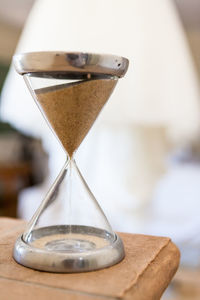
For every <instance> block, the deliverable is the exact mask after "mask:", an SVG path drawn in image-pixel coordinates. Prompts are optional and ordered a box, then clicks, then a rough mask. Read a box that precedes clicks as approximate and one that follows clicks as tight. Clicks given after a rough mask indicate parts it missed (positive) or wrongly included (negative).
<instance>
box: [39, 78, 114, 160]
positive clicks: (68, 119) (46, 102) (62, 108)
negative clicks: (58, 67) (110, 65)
mask: <svg viewBox="0 0 200 300" xmlns="http://www.w3.org/2000/svg"><path fill="white" fill-rule="evenodd" d="M116 83H117V80H113V79H98V80H88V81H79V82H76V83H74V84H63V85H57V86H53V87H48V88H43V89H38V90H35V93H36V97H37V99H38V101H39V103H40V105H41V107H42V109H43V111H44V113H45V115H46V116H47V118H48V120H49V122H50V124H51V125H52V127H53V129H54V131H55V133H56V134H57V136H58V138H59V140H60V141H61V143H62V145H63V147H64V148H65V150H66V151H67V153H68V154H69V156H70V157H71V156H72V155H73V152H74V151H75V150H76V149H77V148H78V147H79V145H80V144H81V142H82V140H83V139H84V137H85V136H86V134H87V133H88V131H89V130H90V128H91V127H92V124H93V123H94V121H95V120H96V118H97V116H98V114H99V112H100V111H101V109H102V107H103V106H104V104H105V103H106V101H107V100H108V98H109V96H110V95H111V93H112V91H113V89H114V87H115V85H116Z"/></svg>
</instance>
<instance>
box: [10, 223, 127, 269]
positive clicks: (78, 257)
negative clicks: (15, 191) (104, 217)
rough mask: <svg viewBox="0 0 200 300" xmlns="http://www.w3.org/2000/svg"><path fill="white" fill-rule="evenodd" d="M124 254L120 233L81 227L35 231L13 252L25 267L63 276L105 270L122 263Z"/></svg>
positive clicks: (17, 242) (60, 227) (20, 240)
mask: <svg viewBox="0 0 200 300" xmlns="http://www.w3.org/2000/svg"><path fill="white" fill-rule="evenodd" d="M124 255H125V254H124V247H123V243H122V241H121V239H120V237H119V236H118V235H117V234H115V235H114V236H113V235H111V234H110V233H108V232H107V231H105V230H102V229H98V228H94V227H89V226H79V225H71V226H69V225H62V226H50V227H43V228H40V229H36V230H34V231H32V233H31V234H30V236H29V238H28V239H27V242H25V241H24V240H23V237H22V236H20V237H19V238H18V239H17V241H16V243H15V246H14V251H13V257H14V259H15V260H16V261H17V262H18V263H19V264H21V265H23V266H25V267H29V268H32V269H36V270H41V271H48V272H60V273H73V272H86V271H93V270H98V269H102V268H106V267H109V266H112V265H114V264H116V263H118V262H120V261H121V260H122V259H123V258H124Z"/></svg>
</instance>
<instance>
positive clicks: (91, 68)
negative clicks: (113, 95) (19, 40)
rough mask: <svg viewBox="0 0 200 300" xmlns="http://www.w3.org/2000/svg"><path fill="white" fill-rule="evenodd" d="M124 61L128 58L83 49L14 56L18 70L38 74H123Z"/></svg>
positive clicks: (21, 72)
mask: <svg viewBox="0 0 200 300" xmlns="http://www.w3.org/2000/svg"><path fill="white" fill-rule="evenodd" d="M128 64H129V61H128V59H127V58H124V57H121V56H115V55H109V54H93V53H84V52H60V51H47V52H28V53H22V54H16V55H15V56H14V65H15V68H16V70H17V72H18V73H19V74H21V75H24V74H30V75H32V76H38V77H56V78H84V77H88V76H91V77H105V76H117V77H123V76H124V75H125V73H126V71H127V69H128Z"/></svg>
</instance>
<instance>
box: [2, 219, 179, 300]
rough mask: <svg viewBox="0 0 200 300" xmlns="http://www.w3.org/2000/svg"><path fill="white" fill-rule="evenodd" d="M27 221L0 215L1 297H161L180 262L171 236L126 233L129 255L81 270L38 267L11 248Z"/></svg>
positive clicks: (6, 299)
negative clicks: (20, 258)
mask: <svg viewBox="0 0 200 300" xmlns="http://www.w3.org/2000/svg"><path fill="white" fill-rule="evenodd" d="M24 226H25V222H24V221H21V220H16V219H9V218H0V300H21V299H23V300H45V299H47V300H55V299H57V300H66V299H70V300H92V299H93V300H95V299H96V300H98V299H99V300H114V299H117V300H119V299H127V300H129V299H134V300H157V299H160V297H161V295H162V293H163V292H164V290H165V289H166V287H167V286H168V284H169V283H170V281H171V279H172V277H173V276H174V274H175V272H176V270H177V268H178V265H179V251H178V249H177V248H176V246H175V245H174V244H173V243H172V242H171V240H170V239H169V238H165V237H154V236H146V235H137V234H127V233H121V234H120V236H121V238H122V239H123V241H124V245H125V251H126V257H125V259H124V260H123V261H122V262H121V263H119V264H117V265H115V266H113V267H110V268H107V269H103V270H99V271H94V272H87V273H79V274H56V273H46V272H39V271H34V270H31V269H28V268H25V267H23V266H21V265H19V264H17V263H16V262H15V261H14V260H13V258H12V248H13V245H14V242H15V240H16V238H17V236H18V235H19V234H21V233H22V232H23V230H24Z"/></svg>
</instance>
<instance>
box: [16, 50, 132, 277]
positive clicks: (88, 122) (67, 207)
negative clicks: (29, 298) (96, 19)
mask: <svg viewBox="0 0 200 300" xmlns="http://www.w3.org/2000/svg"><path fill="white" fill-rule="evenodd" d="M14 64H15V67H16V70H17V72H18V73H19V74H21V75H23V77H24V80H25V82H26V84H27V86H28V88H29V90H30V92H31V94H32V96H33V98H34V100H35V101H36V104H37V105H38V107H39V109H40V111H41V112H42V114H43V116H44V117H45V119H46V121H47V123H48V125H49V127H50V128H51V129H52V130H53V132H54V134H55V135H56V137H57V138H58V140H59V141H60V144H61V146H62V147H63V149H64V151H65V153H66V156H67V158H66V162H65V164H64V166H63V168H62V170H61V171H60V173H59V175H58V176H57V178H56V180H55V182H54V183H53V185H52V186H51V188H50V190H49V191H48V193H47V195H46V197H45V199H44V200H43V201H42V203H41V205H40V206H39V208H38V209H37V211H36V212H35V214H34V216H33V217H32V219H31V221H30V222H29V224H28V226H27V228H26V230H25V232H24V233H23V235H22V236H20V237H19V238H18V239H17V241H16V243H15V247H14V252H13V256H14V259H15V260H16V261H17V262H18V263H20V264H22V265H24V266H26V267H30V268H33V269H38V270H43V271H50V272H82V271H91V270H97V269H101V268H105V267H108V266H111V265H114V264H116V263H118V262H119V261H121V260H122V259H123V258H124V247H123V243H122V241H121V239H120V237H119V236H118V235H117V234H116V233H114V232H113V231H112V228H111V226H110V224H109V222H108V220H107V218H106V216H105V215H104V213H103V211H102V209H101V207H100V206H99V204H98V202H97V201H96V199H95V197H94V195H93V194H92V192H91V191H90V189H89V187H88V185H87V183H86V182H85V180H84V178H83V176H82V175H81V172H80V171H79V169H78V167H77V165H76V162H75V160H74V155H75V152H76V150H77V148H78V147H79V145H80V144H81V142H82V141H83V139H84V137H85V136H86V134H87V133H88V131H89V130H90V128H91V126H92V125H93V123H94V121H95V120H96V118H97V116H98V114H99V112H100V111H101V109H102V107H103V106H104V104H105V103H106V101H107V100H108V98H109V96H110V95H111V93H112V91H113V89H114V88H115V85H116V83H117V81H118V79H119V78H120V77H123V75H124V74H125V73H126V71H127V68H128V60H127V59H126V58H123V57H118V56H114V55H99V54H90V53H77V52H73V53H72V52H68V53H66V52H32V53H24V54H19V55H15V57H14Z"/></svg>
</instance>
